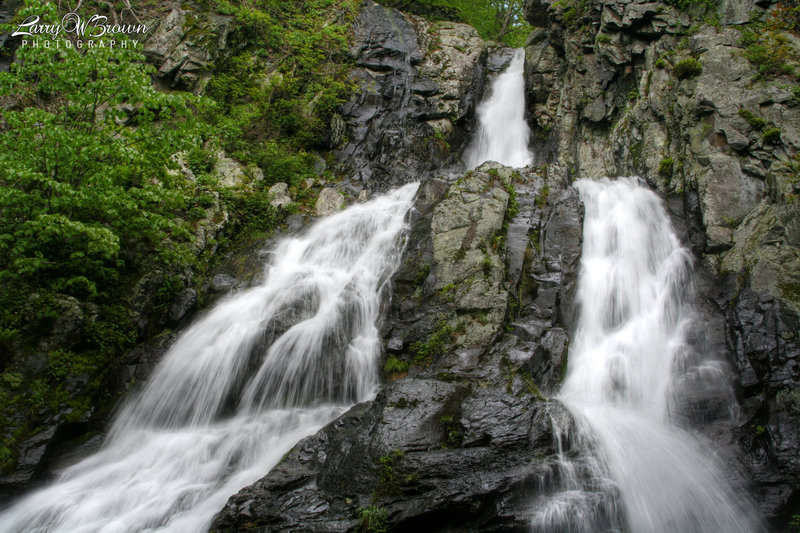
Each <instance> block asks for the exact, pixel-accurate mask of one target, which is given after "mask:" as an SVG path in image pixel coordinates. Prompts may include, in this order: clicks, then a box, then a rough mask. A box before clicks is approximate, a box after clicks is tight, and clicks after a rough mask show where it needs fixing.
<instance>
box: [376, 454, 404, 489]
mask: <svg viewBox="0 0 800 533" xmlns="http://www.w3.org/2000/svg"><path fill="white" fill-rule="evenodd" d="M404 456H405V454H404V453H403V452H402V450H395V451H393V452H392V453H390V454H387V455H384V456H382V457H379V458H378V487H377V488H376V489H375V494H374V495H375V496H376V497H380V496H388V495H391V494H395V493H397V491H398V486H397V477H396V472H395V470H396V468H397V466H398V464H399V463H400V461H402V459H403V457H404Z"/></svg>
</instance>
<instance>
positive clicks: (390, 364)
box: [383, 355, 409, 374]
mask: <svg viewBox="0 0 800 533" xmlns="http://www.w3.org/2000/svg"><path fill="white" fill-rule="evenodd" d="M408 366H409V365H408V361H403V360H402V359H398V358H397V357H396V356H394V355H390V356H389V357H388V358H387V359H386V364H385V365H383V371H384V372H385V373H387V374H402V373H403V372H408Z"/></svg>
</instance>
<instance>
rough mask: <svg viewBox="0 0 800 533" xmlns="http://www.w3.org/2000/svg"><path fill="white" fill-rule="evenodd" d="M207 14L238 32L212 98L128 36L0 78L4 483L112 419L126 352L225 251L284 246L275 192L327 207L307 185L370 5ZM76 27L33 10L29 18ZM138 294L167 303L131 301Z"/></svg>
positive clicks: (20, 57)
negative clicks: (273, 243) (69, 429)
mask: <svg viewBox="0 0 800 533" xmlns="http://www.w3.org/2000/svg"><path fill="white" fill-rule="evenodd" d="M119 7H120V9H122V7H123V6H119ZM209 7H211V8H212V9H214V10H215V11H216V12H217V13H219V14H221V15H228V16H230V17H231V18H232V22H231V25H230V28H231V29H230V33H229V35H228V37H227V38H228V44H227V48H226V49H227V50H228V52H227V53H226V54H225V55H222V56H221V57H220V58H219V62H218V64H217V65H215V69H214V75H213V77H212V78H211V80H210V81H209V83H208V85H207V88H206V90H205V91H204V92H203V96H197V95H195V94H192V93H188V92H182V91H174V90H173V91H165V90H159V89H157V88H156V87H155V86H154V84H153V76H154V75H155V68H153V67H152V66H151V65H149V64H147V62H146V61H145V56H144V55H142V53H141V52H140V50H141V48H142V47H141V44H139V46H138V47H137V46H134V45H133V44H132V42H131V41H126V42H127V44H128V46H127V47H122V46H121V42H122V41H123V40H125V37H124V36H119V35H117V36H115V39H116V45H115V46H111V45H110V44H111V43H110V39H100V40H102V41H103V42H104V45H105V46H104V47H102V48H101V47H100V46H99V45H98V46H94V47H93V48H91V49H90V48H86V47H84V48H82V49H77V48H76V47H72V48H67V47H65V46H59V47H55V46H52V47H47V48H45V47H44V46H39V47H36V48H34V47H31V46H28V47H20V48H18V49H17V51H16V59H15V62H14V63H13V65H12V69H11V71H10V72H7V73H2V74H0V164H2V167H3V172H2V174H0V213H2V217H0V372H1V374H0V389H1V390H2V392H1V393H0V469H2V471H3V472H4V473H9V472H10V471H11V470H12V469H13V467H14V465H15V463H16V462H17V460H18V458H19V455H20V448H19V446H20V444H21V443H23V442H24V441H25V440H26V439H29V438H30V437H31V436H32V435H35V434H38V433H40V432H42V431H44V430H46V429H47V428H52V427H54V425H59V424H62V423H63V422H67V423H73V422H80V423H81V424H84V423H86V422H87V421H89V420H90V419H91V417H92V415H95V416H97V415H98V414H100V415H101V416H100V417H99V418H102V415H103V413H104V412H106V411H107V410H108V409H110V408H111V407H113V400H114V398H115V395H116V394H118V393H119V392H120V391H119V390H115V389H114V387H113V386H112V385H111V384H110V383H111V380H114V379H115V377H114V374H115V373H118V372H119V367H120V365H121V364H122V363H121V355H122V354H123V353H125V352H126V351H127V350H129V349H130V348H131V347H132V346H133V345H134V344H135V343H136V342H137V341H141V340H144V339H146V338H147V337H148V336H151V335H153V334H156V333H158V332H159V331H160V330H162V329H164V328H165V327H166V326H170V325H172V324H174V323H175V321H176V319H175V318H174V317H173V319H171V320H170V319H168V318H165V317H168V316H169V310H170V306H171V305H173V304H174V302H175V301H176V297H178V296H179V294H181V293H182V291H184V292H185V291H190V293H191V294H197V293H196V289H198V288H199V286H200V285H201V283H202V281H203V279H204V276H205V275H206V273H207V272H209V271H210V268H211V267H213V265H214V264H215V263H216V262H218V261H219V257H220V255H222V252H224V251H225V250H226V249H229V248H230V247H229V246H228V247H226V243H230V242H232V241H242V240H246V239H248V238H249V237H250V236H251V235H263V234H264V232H269V231H272V230H274V229H275V228H276V227H278V226H280V225H281V224H282V223H283V220H284V219H285V216H286V215H287V214H288V213H290V212H291V211H292V210H293V209H297V206H296V204H294V205H292V206H289V208H288V209H285V208H281V209H276V208H274V207H272V206H271V205H270V199H271V198H270V195H269V193H268V191H267V189H268V188H269V186H270V185H272V184H273V183H276V182H279V181H285V182H287V183H289V185H290V186H291V189H290V191H291V192H292V193H293V197H294V198H295V199H297V200H298V201H303V200H306V201H307V202H308V203H310V202H311V200H312V198H311V194H312V191H311V190H306V189H305V188H302V189H301V187H300V184H301V182H302V181H303V180H304V179H305V178H309V177H314V178H317V177H318V173H317V172H315V168H314V167H315V164H316V163H317V161H318V160H319V156H315V155H311V153H310V152H311V151H312V150H313V151H316V152H318V153H324V151H325V150H326V149H327V147H328V146H329V145H330V141H331V139H330V134H329V131H330V127H329V125H330V122H331V120H332V119H333V115H334V112H335V109H336V108H337V106H339V105H340V104H341V103H343V102H344V101H345V99H346V98H347V97H348V96H349V94H350V91H351V86H350V84H349V83H348V82H347V80H346V75H347V69H348V34H349V26H350V23H351V22H352V20H353V15H354V13H355V9H356V3H355V2H354V1H352V0H343V1H338V0H316V1H313V2H300V1H295V0H285V1H275V0H264V1H261V2H255V3H250V2H248V3H243V2H242V3H240V2H227V1H224V0H221V1H219V2H215V3H214V4H213V6H197V9H201V8H202V9H205V10H207V9H209ZM81 9H82V10H88V11H86V13H89V14H91V13H93V12H98V13H101V14H106V15H111V16H112V17H113V19H114V20H116V18H117V17H118V16H119V17H121V18H123V19H124V17H125V16H128V17H130V16H135V17H141V18H143V19H145V20H146V18H147V17H148V16H160V12H158V9H159V8H157V7H154V6H150V5H149V4H148V5H144V4H143V5H142V6H137V13H131V12H127V14H126V12H125V10H124V9H123V11H122V12H118V13H113V12H111V11H109V6H108V5H107V4H106V3H96V2H84V3H83V6H82V8H81ZM148 9H151V10H153V12H152V13H149V12H147V10H148ZM82 12H83V11H82ZM63 14H64V13H63V12H59V11H57V7H56V5H55V4H53V3H47V2H42V1H39V0H31V1H28V2H26V4H25V6H24V7H23V8H22V9H20V10H19V11H18V13H17V14H16V16H15V19H14V21H15V22H17V23H18V22H20V21H21V20H24V19H25V18H26V17H28V16H30V15H36V16H39V17H41V18H42V20H59V19H60V18H61V16H62V15H63ZM84 14H85V13H84ZM187 24H188V22H187ZM13 29H16V26H14V27H13ZM189 31H192V30H191V29H190V30H189ZM42 40H44V38H42ZM100 40H98V42H99V41H100ZM221 150H223V151H221ZM225 152H227V154H229V155H231V156H233V157H234V158H235V159H238V161H239V162H240V163H241V167H244V166H245V165H247V167H246V172H244V173H242V172H241V171H238V174H237V176H238V178H237V181H236V182H235V183H230V180H228V181H229V182H228V183H223V182H224V181H225V177H226V176H224V174H225V172H224V170H220V166H219V163H220V161H221V158H223V157H224V156H225ZM225 160H226V161H227V162H228V163H227V164H229V165H237V168H241V167H238V165H239V163H236V162H233V161H231V160H230V159H227V158H226V159H225ZM262 176H263V178H262ZM331 177H332V176H322V178H323V179H328V178H331ZM300 208H302V206H300ZM226 220H227V222H226ZM220 247H221V248H220ZM140 285H141V286H142V287H144V290H146V291H148V292H152V294H147V295H146V296H144V297H143V298H144V301H143V302H138V301H133V300H136V299H139V298H141V295H138V294H137V291H139V290H140V289H141V287H139V286H140ZM201 297H202V295H201ZM190 301H191V302H192V304H193V302H194V297H192V299H191V300H190ZM189 307H191V305H189ZM142 324H147V325H146V326H142Z"/></svg>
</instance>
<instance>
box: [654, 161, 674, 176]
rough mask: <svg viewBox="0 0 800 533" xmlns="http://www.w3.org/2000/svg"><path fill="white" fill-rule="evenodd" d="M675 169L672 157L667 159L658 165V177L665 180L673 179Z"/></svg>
mask: <svg viewBox="0 0 800 533" xmlns="http://www.w3.org/2000/svg"><path fill="white" fill-rule="evenodd" d="M674 168H675V160H674V159H673V158H672V157H665V158H664V159H662V160H661V162H660V163H659V164H658V175H659V176H661V177H662V178H664V179H667V180H668V179H671V178H672V173H673V171H674Z"/></svg>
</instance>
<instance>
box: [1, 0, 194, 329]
mask: <svg viewBox="0 0 800 533" xmlns="http://www.w3.org/2000/svg"><path fill="white" fill-rule="evenodd" d="M34 13H35V14H38V15H42V16H43V18H44V19H45V20H47V19H53V20H55V19H56V17H57V15H56V13H55V7H54V5H53V4H51V3H40V2H29V3H28V5H27V6H26V7H25V8H24V9H23V12H22V13H21V14H20V16H22V17H25V16H27V15H29V14H34ZM116 40H117V42H116V46H113V47H112V46H111V44H110V42H109V41H105V42H104V46H103V47H102V48H101V47H98V46H95V47H93V48H91V49H89V48H84V49H80V50H79V49H77V48H75V47H73V48H66V47H64V46H59V47H55V46H51V47H49V48H43V47H38V48H33V47H22V48H20V49H19V50H18V51H17V58H16V61H15V62H14V64H13V65H12V68H11V71H10V72H7V73H2V74H0V98H2V104H3V105H2V106H0V213H2V217H0V283H2V284H3V286H6V287H8V286H17V287H20V286H22V287H24V288H26V289H28V290H34V289H38V288H44V289H48V290H52V291H55V292H61V293H67V294H71V295H74V296H77V297H81V298H90V299H91V298H97V297H99V296H102V295H103V293H104V292H105V291H106V288H108V287H110V286H113V284H114V283H115V282H116V281H117V280H118V279H119V277H120V274H121V272H123V271H124V270H125V269H127V268H129V267H131V266H132V264H133V263H134V262H135V261H136V260H137V259H139V258H138V257H136V254H139V253H141V252H142V250H150V251H152V253H153V254H156V255H157V256H158V257H160V258H161V259H162V260H164V261H170V260H174V259H176V258H184V259H185V258H187V257H188V255H187V252H186V249H185V246H181V244H180V243H181V241H182V240H185V237H186V233H187V232H186V228H184V227H181V225H180V224H179V223H176V222H175V221H174V219H175V214H176V213H177V212H178V211H179V210H181V209H182V208H184V207H185V206H186V203H187V198H188V197H189V196H190V195H191V192H192V191H191V190H190V189H188V187H187V184H186V183H184V182H183V178H180V179H179V178H177V177H176V175H175V174H172V173H170V172H168V169H169V167H170V164H171V161H170V157H171V155H172V154H174V153H176V152H178V151H181V150H185V149H187V148H190V147H191V146H193V145H194V144H196V142H197V140H198V139H197V131H198V128H197V124H195V123H194V121H193V118H192V117H193V110H192V106H193V105H197V104H199V100H198V99H196V98H195V97H192V96H190V95H186V94H180V93H170V94H167V93H162V92H159V91H157V90H155V89H154V88H153V86H152V84H151V74H152V71H153V69H152V67H149V66H147V65H145V64H144V63H143V60H144V58H143V56H142V55H141V54H139V53H137V52H135V51H133V47H132V46H131V44H130V43H127V44H128V47H127V48H122V47H121V46H120V42H121V39H120V37H119V36H117V39H116ZM134 251H135V252H134ZM5 318H6V319H8V317H5ZM5 321H7V320H5Z"/></svg>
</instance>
